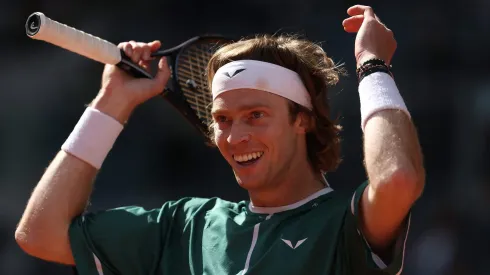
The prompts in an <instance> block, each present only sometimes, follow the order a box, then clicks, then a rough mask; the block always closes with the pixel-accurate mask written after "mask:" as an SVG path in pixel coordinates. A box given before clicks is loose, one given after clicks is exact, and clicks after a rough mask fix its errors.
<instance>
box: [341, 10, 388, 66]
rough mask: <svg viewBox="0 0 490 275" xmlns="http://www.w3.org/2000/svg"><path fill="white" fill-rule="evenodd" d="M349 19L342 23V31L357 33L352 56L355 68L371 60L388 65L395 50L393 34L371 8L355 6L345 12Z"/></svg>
mask: <svg viewBox="0 0 490 275" xmlns="http://www.w3.org/2000/svg"><path fill="white" fill-rule="evenodd" d="M347 14H348V15H350V16H351V17H349V18H347V19H345V20H344V21H343V22H342V25H343V26H344V30H345V31H346V32H349V33H355V32H357V36H356V42H355V47H354V48H355V49H354V54H355V57H356V62H357V66H358V67H359V66H360V64H362V63H363V62H364V61H367V60H369V59H372V58H379V59H382V60H383V61H384V62H385V63H386V64H387V65H389V64H390V62H391V59H392V57H393V54H394V53H395V50H396V40H395V37H394V36H393V32H392V31H391V30H390V29H388V28H387V27H386V26H385V25H384V24H383V23H382V22H381V21H380V20H379V18H378V17H377V16H376V14H374V11H373V9H372V8H371V7H368V6H362V5H355V6H352V7H350V8H349V9H348V10H347Z"/></svg>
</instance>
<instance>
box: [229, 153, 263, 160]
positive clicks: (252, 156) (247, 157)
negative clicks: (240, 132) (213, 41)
mask: <svg viewBox="0 0 490 275" xmlns="http://www.w3.org/2000/svg"><path fill="white" fill-rule="evenodd" d="M263 154H264V152H253V153H248V154H242V155H234V156H233V158H234V159H235V160H236V161H238V162H245V161H249V160H252V159H257V158H260V157H261V156H262V155H263Z"/></svg>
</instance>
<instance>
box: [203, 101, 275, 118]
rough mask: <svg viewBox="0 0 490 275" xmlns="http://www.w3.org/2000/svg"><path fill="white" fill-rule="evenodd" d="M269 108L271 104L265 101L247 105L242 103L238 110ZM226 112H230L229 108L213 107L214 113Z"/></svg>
mask: <svg viewBox="0 0 490 275" xmlns="http://www.w3.org/2000/svg"><path fill="white" fill-rule="evenodd" d="M269 108H270V106H268V105H266V104H263V103H254V104H245V105H241V106H240V107H239V108H238V112H243V111H247V110H253V109H269ZM226 112H228V109H221V110H216V109H212V110H211V114H212V115H216V114H221V113H226Z"/></svg>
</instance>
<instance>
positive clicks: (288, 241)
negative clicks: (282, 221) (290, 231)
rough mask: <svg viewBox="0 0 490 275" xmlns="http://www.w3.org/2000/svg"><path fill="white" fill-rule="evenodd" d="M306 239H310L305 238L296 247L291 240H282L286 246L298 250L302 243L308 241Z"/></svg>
mask: <svg viewBox="0 0 490 275" xmlns="http://www.w3.org/2000/svg"><path fill="white" fill-rule="evenodd" d="M306 239H308V238H304V239H302V240H299V241H298V242H297V243H296V245H293V243H292V242H291V241H290V240H285V239H281V240H282V241H283V242H284V243H285V244H287V245H288V246H289V247H291V248H292V249H296V248H298V247H299V246H300V245H301V244H302V243H304V242H305V241H306Z"/></svg>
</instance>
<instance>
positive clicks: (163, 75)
mask: <svg viewBox="0 0 490 275" xmlns="http://www.w3.org/2000/svg"><path fill="white" fill-rule="evenodd" d="M169 78H170V68H169V67H168V63H167V58H165V57H162V58H160V60H159V62H158V72H157V73H156V75H155V82H154V83H155V85H156V86H155V89H157V90H159V91H163V89H164V88H165V85H166V84H167V81H168V79H169Z"/></svg>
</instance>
